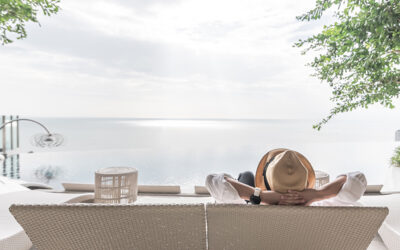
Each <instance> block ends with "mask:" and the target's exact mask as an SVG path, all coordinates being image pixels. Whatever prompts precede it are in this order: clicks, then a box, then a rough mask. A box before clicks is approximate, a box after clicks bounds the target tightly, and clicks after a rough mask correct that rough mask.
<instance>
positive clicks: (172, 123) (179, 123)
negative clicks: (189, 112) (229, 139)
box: [119, 119, 233, 128]
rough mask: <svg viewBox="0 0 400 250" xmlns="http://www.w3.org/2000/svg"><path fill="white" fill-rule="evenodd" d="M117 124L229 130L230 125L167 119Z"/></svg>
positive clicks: (210, 121) (211, 121) (205, 121)
mask: <svg viewBox="0 0 400 250" xmlns="http://www.w3.org/2000/svg"><path fill="white" fill-rule="evenodd" d="M119 123H125V124H130V125H132V126H142V127H171V128H194V127H201V128H229V127H232V126H233V125H232V124H229V123H226V122H223V121H217V120H179V119H177V120H167V119H151V120H134V121H119Z"/></svg>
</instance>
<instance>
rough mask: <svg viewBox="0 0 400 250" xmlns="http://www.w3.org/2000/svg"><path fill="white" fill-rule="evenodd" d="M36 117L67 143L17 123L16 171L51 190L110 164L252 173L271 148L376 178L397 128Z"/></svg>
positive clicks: (149, 173) (199, 180)
mask: <svg viewBox="0 0 400 250" xmlns="http://www.w3.org/2000/svg"><path fill="white" fill-rule="evenodd" d="M34 119H36V120H38V121H40V122H42V123H43V124H45V125H46V126H47V127H48V128H49V129H50V131H51V132H53V133H60V134H62V135H63V136H64V138H65V143H64V145H63V146H61V147H59V148H53V149H38V148H35V147H33V146H32V145H31V144H30V138H31V137H32V135H34V134H36V133H41V132H42V131H41V130H40V128H39V127H37V126H34V125H33V124H30V123H22V122H21V123H20V149H21V151H23V152H31V153H21V154H20V173H19V175H20V178H21V179H23V180H27V181H41V182H48V184H49V185H51V186H53V187H54V188H57V189H61V183H62V182H80V183H94V172H95V171H96V170H97V169H100V168H103V167H111V166H128V167H135V168H136V169H138V172H139V184H160V185H181V186H183V187H192V186H194V185H204V180H205V177H206V176H207V175H208V174H210V173H222V172H225V173H229V174H231V175H232V176H234V177H236V176H237V175H238V174H239V173H240V172H242V171H248V170H249V171H253V172H254V171H255V170H256V168H257V165H258V163H259V161H260V159H261V158H262V157H263V155H264V154H265V153H266V152H267V151H269V150H272V149H274V148H288V149H292V150H296V151H298V152H300V153H302V154H303V155H305V156H306V157H307V159H308V160H309V161H310V162H311V164H312V165H313V167H314V169H316V170H321V171H324V172H327V173H328V174H329V175H330V178H331V180H332V179H334V178H335V177H336V176H337V175H339V174H341V173H345V172H350V171H362V172H364V173H365V174H366V176H367V179H368V182H369V183H370V184H378V183H383V182H384V180H385V173H386V172H387V171H386V170H387V169H388V167H389V162H390V157H391V155H392V153H393V150H394V148H395V147H396V143H395V142H394V132H395V130H396V128H397V127H396V124H390V123H385V124H383V123H379V121H376V123H375V122H368V123H366V122H365V121H333V122H332V123H333V125H332V126H326V127H324V128H323V129H322V130H321V131H317V130H315V129H313V128H312V125H313V124H314V123H315V121H312V120H307V119H301V120H300V119H164V118H46V117H37V118H36V117H35V118H34ZM377 123H379V125H378V124H377ZM32 152H33V153H32ZM46 171H52V175H51V176H50V177H49V175H47V176H45V174H44V173H45V172H46Z"/></svg>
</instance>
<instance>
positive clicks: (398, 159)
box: [390, 147, 400, 167]
mask: <svg viewBox="0 0 400 250" xmlns="http://www.w3.org/2000/svg"><path fill="white" fill-rule="evenodd" d="M390 163H391V164H392V166H393V167H400V147H397V148H396V149H395V151H394V154H393V156H392V158H390Z"/></svg>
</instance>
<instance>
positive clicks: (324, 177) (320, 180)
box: [314, 170, 329, 188]
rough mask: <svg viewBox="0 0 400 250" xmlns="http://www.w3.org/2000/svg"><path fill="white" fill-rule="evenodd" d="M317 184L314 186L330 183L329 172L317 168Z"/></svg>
mask: <svg viewBox="0 0 400 250" xmlns="http://www.w3.org/2000/svg"><path fill="white" fill-rule="evenodd" d="M314 172H315V186H314V188H318V187H320V186H322V185H325V184H326V183H329V174H327V173H325V172H323V171H320V170H315V171H314Z"/></svg>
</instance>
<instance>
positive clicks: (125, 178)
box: [94, 167, 138, 204]
mask: <svg viewBox="0 0 400 250" xmlns="http://www.w3.org/2000/svg"><path fill="white" fill-rule="evenodd" d="M94 186H95V189H94V202H95V203H111V204H114V203H131V202H134V201H136V198H137V193H138V172H137V170H136V169H135V168H130V167H110V168H102V169H99V170H97V171H96V172H95V180H94Z"/></svg>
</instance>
